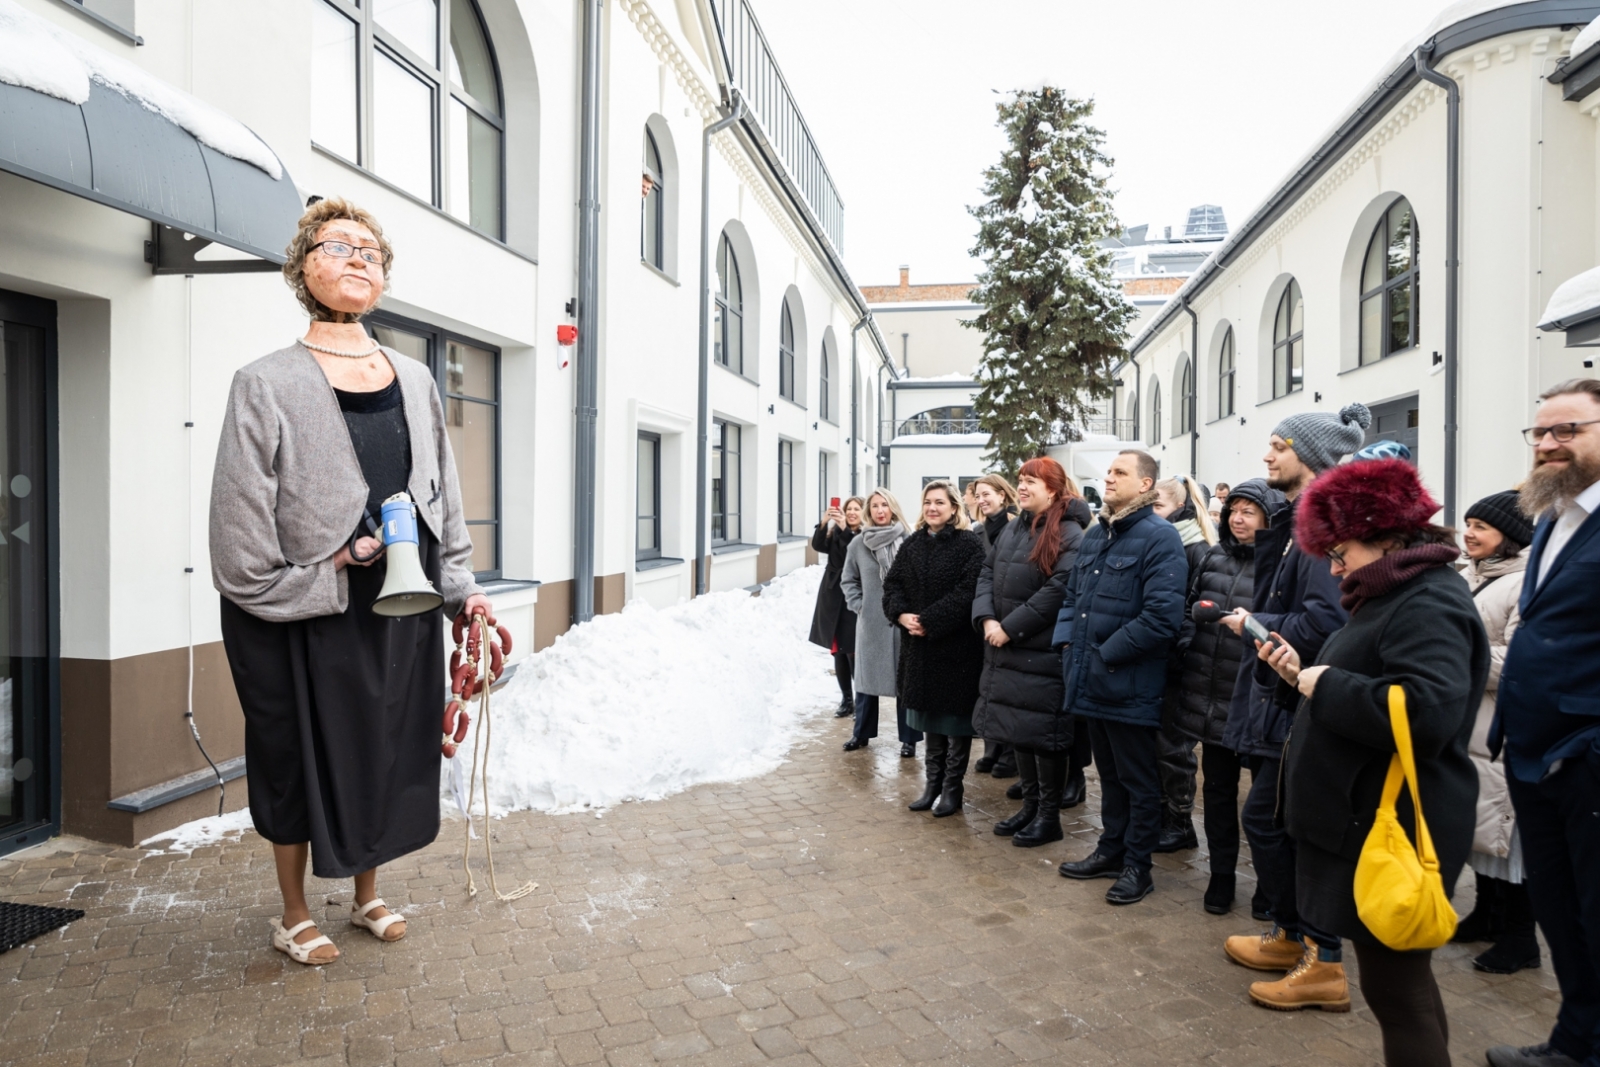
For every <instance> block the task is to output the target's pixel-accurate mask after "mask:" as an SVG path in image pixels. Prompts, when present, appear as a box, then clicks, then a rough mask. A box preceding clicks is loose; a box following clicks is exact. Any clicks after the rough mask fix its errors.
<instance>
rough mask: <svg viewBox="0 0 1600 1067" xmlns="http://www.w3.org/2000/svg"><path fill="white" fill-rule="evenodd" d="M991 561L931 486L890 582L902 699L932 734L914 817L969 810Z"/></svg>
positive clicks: (946, 498) (946, 496) (956, 504)
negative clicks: (965, 784)
mask: <svg viewBox="0 0 1600 1067" xmlns="http://www.w3.org/2000/svg"><path fill="white" fill-rule="evenodd" d="M983 555H984V552H983V539H982V538H980V537H979V536H978V535H977V534H975V533H973V532H971V531H970V530H968V529H967V528H966V519H965V517H964V516H963V515H962V512H961V498H960V497H959V496H958V495H957V494H956V491H955V490H954V489H952V488H951V487H950V483H949V482H945V481H933V482H929V483H928V484H927V485H925V486H923V487H922V515H921V518H920V519H919V520H918V521H917V531H916V533H914V534H912V535H911V536H910V537H908V538H906V540H905V543H904V544H902V545H901V546H900V552H899V554H898V555H897V556H896V557H895V560H894V565H893V566H892V567H890V568H889V574H888V576H887V577H886V578H884V580H883V614H884V617H885V618H888V619H891V620H893V621H894V622H895V623H896V624H897V625H898V626H899V627H900V628H901V629H902V630H903V631H904V636H902V637H901V640H900V663H899V669H898V670H897V672H896V674H895V682H896V684H895V692H896V694H897V696H896V698H895V699H896V700H898V701H899V702H900V703H901V704H902V705H904V707H905V709H906V723H907V724H908V725H910V726H911V727H912V728H913V729H918V730H921V731H923V732H924V733H926V734H927V735H928V747H927V749H926V756H925V759H926V762H927V774H928V786H927V788H926V789H925V790H923V793H922V795H921V796H920V797H918V798H917V799H916V800H914V801H912V803H911V805H910V806H911V810H912V811H927V810H928V809H929V808H932V809H933V814H934V815H936V816H940V817H943V816H946V815H954V814H955V813H956V812H958V811H960V810H961V801H962V782H961V780H962V778H963V776H965V775H966V773H967V760H968V758H969V757H970V755H971V752H972V736H973V734H972V706H973V704H975V703H976V702H977V699H978V675H979V673H980V672H981V671H982V670H983V642H982V640H981V639H980V638H979V637H978V635H977V634H976V633H974V632H973V630H972V598H973V595H974V594H975V592H976V590H977V586H978V571H979V569H980V568H981V567H982V565H983ZM936 800H937V803H935V801H936Z"/></svg>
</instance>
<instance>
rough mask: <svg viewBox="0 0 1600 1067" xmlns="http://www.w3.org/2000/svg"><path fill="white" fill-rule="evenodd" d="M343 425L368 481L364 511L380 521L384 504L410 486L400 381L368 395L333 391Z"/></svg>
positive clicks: (407, 435) (408, 444) (408, 436)
mask: <svg viewBox="0 0 1600 1067" xmlns="http://www.w3.org/2000/svg"><path fill="white" fill-rule="evenodd" d="M333 395H334V396H336V397H338V398H339V410H340V411H342V412H344V424H345V426H346V427H347V428H348V429H349V431H350V443H351V444H352V445H354V446H355V449H356V460H357V461H358V462H359V463H360V464H361V476H362V477H363V478H365V479H366V480H367V510H368V511H370V512H371V513H372V518H373V520H374V521H378V520H380V519H381V517H382V513H383V502H384V501H385V500H387V499H389V498H390V497H391V496H394V495H395V494H396V493H403V492H405V491H406V487H407V486H408V485H409V484H410V483H411V433H410V430H409V429H407V427H406V409H405V407H404V406H403V405H402V404H401V400H400V378H399V376H398V375H397V376H396V377H395V379H394V380H393V381H392V382H390V383H389V384H388V385H387V386H385V387H384V388H382V389H378V390H376V391H374V392H370V393H347V392H345V391H344V390H343V389H335V390H334V391H333Z"/></svg>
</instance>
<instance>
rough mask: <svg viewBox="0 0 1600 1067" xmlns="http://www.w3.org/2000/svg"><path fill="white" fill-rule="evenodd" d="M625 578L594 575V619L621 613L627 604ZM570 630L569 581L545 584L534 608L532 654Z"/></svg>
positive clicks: (570, 584) (570, 588)
mask: <svg viewBox="0 0 1600 1067" xmlns="http://www.w3.org/2000/svg"><path fill="white" fill-rule="evenodd" d="M627 596H628V576H627V575H626V574H597V575H595V579H594V610H595V614H597V615H610V614H612V613H614V612H618V611H621V610H622V608H623V605H624V604H625V603H626V601H627ZM570 629H572V580H571V579H570V578H569V579H566V580H564V581H560V582H546V583H544V584H543V585H541V586H539V601H538V603H536V604H535V605H534V606H533V650H534V651H535V652H537V651H539V650H540V649H541V648H549V647H550V646H551V645H553V644H555V641H556V638H558V637H560V636H561V635H562V634H564V633H566V632H567V631H568V630H570Z"/></svg>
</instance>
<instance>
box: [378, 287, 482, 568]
mask: <svg viewBox="0 0 1600 1067" xmlns="http://www.w3.org/2000/svg"><path fill="white" fill-rule="evenodd" d="M361 321H362V323H363V324H371V325H373V326H388V327H390V328H392V329H396V330H404V331H405V332H406V333H410V334H416V335H417V336H420V337H423V338H424V339H426V340H427V343H428V371H429V373H431V374H432V375H433V387H434V388H435V389H436V390H438V393H439V406H440V407H441V408H444V409H445V410H446V413H445V418H446V419H448V418H449V411H448V405H449V401H451V400H460V401H461V402H462V403H465V404H485V405H487V406H491V407H493V408H494V409H495V419H494V494H493V495H494V518H493V519H473V520H471V521H468V520H467V518H466V517H465V516H462V522H463V524H465V525H467V526H493V527H494V561H495V566H494V567H493V568H492V569H490V570H485V571H473V573H472V576H473V578H474V579H476V580H477V581H480V582H484V581H496V580H498V579H500V578H503V577H504V576H505V562H506V561H505V448H504V441H505V397H504V392H503V388H502V381H501V377H502V365H503V363H504V360H503V359H502V358H501V357H502V352H501V350H500V346H499V345H492V344H489V343H488V342H486V341H480V340H477V339H476V338H472V337H468V336H467V335H466V334H463V333H458V332H456V331H455V330H447V329H445V328H444V327H442V326H434V325H433V324H431V323H427V322H420V321H418V320H417V319H410V318H406V317H405V316H403V315H396V314H394V313H393V312H389V311H382V310H375V311H369V312H367V314H366V315H364V316H363V317H362V320H361ZM451 341H457V342H459V343H461V344H464V345H470V346H472V347H473V348H477V349H481V350H483V351H485V352H489V353H492V354H493V356H494V400H493V401H492V402H490V401H485V400H483V399H481V398H479V397H475V396H467V395H466V394H464V393H451V392H449V391H448V383H447V381H446V378H447V374H448V372H447V370H446V368H445V358H444V354H445V349H446V346H447V345H448V344H449V343H450V342H451ZM405 358H408V359H409V358H410V357H409V356H408V357H405ZM458 463H459V461H458ZM460 478H461V471H460V468H459V466H458V467H457V470H456V479H457V480H458V481H459V480H460Z"/></svg>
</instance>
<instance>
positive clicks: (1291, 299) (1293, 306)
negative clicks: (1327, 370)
mask: <svg viewBox="0 0 1600 1067" xmlns="http://www.w3.org/2000/svg"><path fill="white" fill-rule="evenodd" d="M1305 362H1306V342H1305V305H1304V302H1303V301H1301V299H1300V283H1299V282H1297V281H1295V280H1294V279H1293V278H1290V279H1289V284H1288V285H1287V286H1286V287H1285V288H1284V290H1283V296H1282V297H1281V298H1279V300H1278V313H1277V315H1276V316H1275V317H1274V318H1273V320H1272V395H1273V397H1274V399H1276V398H1277V397H1280V396H1288V395H1289V394H1290V393H1297V392H1299V391H1300V388H1301V386H1303V385H1304V384H1305Z"/></svg>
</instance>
